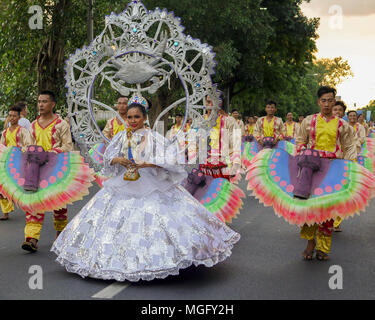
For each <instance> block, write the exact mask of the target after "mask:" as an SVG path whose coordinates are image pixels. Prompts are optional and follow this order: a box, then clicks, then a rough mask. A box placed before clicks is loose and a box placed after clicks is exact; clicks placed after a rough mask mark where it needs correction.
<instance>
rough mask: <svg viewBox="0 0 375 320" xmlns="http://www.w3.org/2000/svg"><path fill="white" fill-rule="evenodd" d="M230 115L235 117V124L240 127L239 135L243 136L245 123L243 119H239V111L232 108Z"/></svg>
mask: <svg viewBox="0 0 375 320" xmlns="http://www.w3.org/2000/svg"><path fill="white" fill-rule="evenodd" d="M232 117H233V118H234V119H236V121H237V124H238V125H239V126H240V128H241V135H242V137H243V136H244V135H245V125H244V123H243V121H242V120H241V118H240V113H239V112H238V110H237V109H233V111H232Z"/></svg>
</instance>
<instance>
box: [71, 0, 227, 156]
mask: <svg viewBox="0 0 375 320" xmlns="http://www.w3.org/2000/svg"><path fill="white" fill-rule="evenodd" d="M180 20H181V19H180V18H178V17H175V16H174V14H173V12H168V11H167V10H166V9H164V10H160V9H159V8H156V9H155V10H154V11H148V10H147V9H146V7H145V6H144V5H143V4H142V3H141V2H140V1H131V2H130V3H129V4H128V6H127V8H126V9H125V11H123V12H122V13H120V14H118V15H117V14H115V13H113V12H112V13H111V14H110V15H109V16H106V18H105V28H104V30H103V32H102V33H101V34H100V35H99V36H97V37H96V38H95V39H94V40H93V42H92V43H91V44H90V45H89V46H87V47H83V48H82V49H78V50H76V52H75V53H74V54H72V55H70V56H69V59H68V60H67V61H66V67H65V70H66V76H65V80H66V87H67V89H68V92H67V104H68V116H69V117H70V118H71V119H73V120H74V121H71V123H72V133H73V135H74V137H75V139H76V141H77V142H78V143H79V144H81V145H83V144H84V145H85V148H83V149H87V148H89V147H92V146H93V145H95V144H96V143H98V142H101V141H103V140H107V141H108V139H107V138H106V137H104V135H103V134H102V132H101V130H100V128H99V127H98V125H97V123H96V120H95V115H94V108H93V105H96V106H99V107H102V108H104V109H106V110H110V111H112V112H114V113H115V114H116V115H117V116H118V114H117V112H116V111H114V110H113V109H112V108H111V107H110V106H107V105H106V104H104V103H102V102H100V101H97V100H95V98H94V97H93V88H94V84H95V81H97V79H98V78H100V77H101V83H102V82H103V81H104V80H106V81H109V83H110V85H111V87H112V88H113V89H114V90H116V91H117V92H119V93H120V94H122V95H125V96H129V95H131V94H132V93H135V92H137V93H138V94H142V93H148V94H154V93H155V92H156V91H157V90H158V89H159V88H160V87H162V86H163V85H165V84H166V83H168V81H169V80H170V78H171V76H172V74H173V73H175V74H176V76H177V78H178V79H179V80H180V82H181V84H182V86H183V88H184V91H185V97H184V98H182V99H179V100H178V101H175V102H174V103H172V104H171V105H170V106H168V107H167V108H165V109H164V110H163V111H162V112H161V113H160V114H159V116H158V117H157V119H156V121H155V124H157V122H158V120H159V119H161V118H162V117H163V116H164V115H165V114H166V113H167V112H169V111H170V110H172V109H173V108H176V107H177V106H178V105H181V104H183V103H184V104H185V117H184V120H183V125H182V128H183V127H184V125H185V123H186V121H187V118H188V117H190V118H192V120H193V123H192V127H193V128H203V129H205V130H207V131H208V130H210V128H212V127H213V126H214V125H215V124H216V118H217V111H218V110H219V107H218V106H219V102H220V92H219V91H218V90H217V88H216V85H214V84H213V82H212V79H211V76H212V75H213V74H214V67H215V66H216V62H215V60H214V57H215V54H214V52H213V51H212V47H211V46H208V45H207V44H202V43H201V41H200V40H199V39H193V38H192V37H191V36H186V35H185V34H184V33H183V30H184V27H183V26H182V25H181V24H180ZM153 26H155V27H156V28H157V30H156V32H155V34H154V35H153V36H149V35H148V34H147V33H148V32H149V30H150V28H151V27H153ZM162 27H163V28H164V29H165V28H167V29H168V30H167V31H166V30H163V31H162ZM116 29H117V30H121V34H119V35H118V34H117V35H116V33H115V31H116ZM188 52H190V53H191V52H193V53H194V54H193V56H194V58H192V59H191V60H190V61H188V55H187V53H188ZM195 53H196V54H195ZM190 56H192V55H191V54H190V55H189V57H190ZM166 58H168V59H166ZM198 60H199V61H200V62H201V66H200V68H199V67H198V69H199V70H196V69H195V68H197V66H196V65H195V64H197V61H198ZM145 85H146V86H145ZM208 95H209V96H210V97H211V99H212V100H213V104H214V107H213V108H212V109H213V111H212V112H211V115H210V117H209V118H208V119H207V120H205V119H204V117H203V116H202V115H201V114H200V112H199V109H205V108H206V107H205V98H206V96H208ZM119 119H120V120H122V119H121V117H119ZM181 130H182V129H181Z"/></svg>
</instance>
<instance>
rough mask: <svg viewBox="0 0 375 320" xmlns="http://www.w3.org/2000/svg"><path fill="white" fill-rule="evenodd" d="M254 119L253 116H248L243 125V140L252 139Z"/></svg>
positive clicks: (248, 140) (249, 140)
mask: <svg viewBox="0 0 375 320" xmlns="http://www.w3.org/2000/svg"><path fill="white" fill-rule="evenodd" d="M255 123H256V121H255V119H254V117H252V116H250V117H248V118H247V124H246V126H245V138H244V139H243V140H244V142H245V141H247V142H251V141H253V140H254V128H255Z"/></svg>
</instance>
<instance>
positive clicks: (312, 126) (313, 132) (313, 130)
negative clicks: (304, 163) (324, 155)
mask: <svg viewBox="0 0 375 320" xmlns="http://www.w3.org/2000/svg"><path fill="white" fill-rule="evenodd" d="M317 117H318V115H317V114H314V115H313V117H312V119H311V123H310V135H311V140H312V144H311V149H315V143H316V118H317Z"/></svg>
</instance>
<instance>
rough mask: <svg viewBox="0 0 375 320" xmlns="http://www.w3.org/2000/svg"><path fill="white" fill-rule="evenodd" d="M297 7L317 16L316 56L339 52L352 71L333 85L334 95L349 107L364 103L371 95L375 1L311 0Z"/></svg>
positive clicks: (374, 80)
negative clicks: (335, 93) (336, 93)
mask: <svg viewBox="0 0 375 320" xmlns="http://www.w3.org/2000/svg"><path fill="white" fill-rule="evenodd" d="M334 5H336V6H339V7H332V6H334ZM301 7H302V10H303V12H304V13H305V15H307V16H308V17H310V18H311V17H320V27H319V30H318V34H319V36H320V38H319V39H318V41H317V47H318V53H317V57H318V58H334V57H338V56H341V57H343V58H344V59H345V60H348V62H349V64H350V66H351V69H352V71H353V73H354V77H353V78H350V79H346V80H345V81H344V82H343V83H342V84H340V85H338V86H337V90H338V95H339V96H341V97H342V99H343V100H344V101H345V102H346V103H347V105H348V107H349V108H350V109H355V108H362V107H364V106H366V105H368V104H369V102H370V100H374V99H375V1H374V0H312V1H311V2H310V3H304V4H303V5H302V6H301ZM330 10H332V11H331V12H330ZM340 10H342V25H341V26H340V17H339V14H340ZM340 27H341V28H340ZM355 106H356V107H355Z"/></svg>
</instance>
